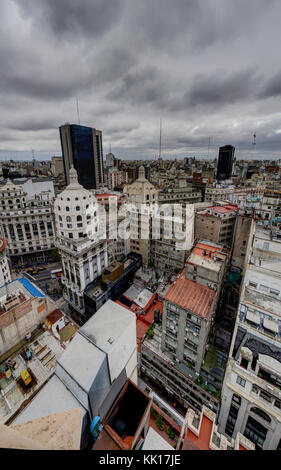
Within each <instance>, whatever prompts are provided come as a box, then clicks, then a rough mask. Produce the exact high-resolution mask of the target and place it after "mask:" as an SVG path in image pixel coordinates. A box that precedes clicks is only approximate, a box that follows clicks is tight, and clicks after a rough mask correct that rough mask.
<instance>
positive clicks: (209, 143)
mask: <svg viewBox="0 0 281 470" xmlns="http://www.w3.org/2000/svg"><path fill="white" fill-rule="evenodd" d="M210 146H211V137H209V142H208V160H209V155H210Z"/></svg>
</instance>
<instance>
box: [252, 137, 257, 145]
mask: <svg viewBox="0 0 281 470" xmlns="http://www.w3.org/2000/svg"><path fill="white" fill-rule="evenodd" d="M253 137H254V141H253V145H257V143H256V138H257V136H256V134H254V135H253Z"/></svg>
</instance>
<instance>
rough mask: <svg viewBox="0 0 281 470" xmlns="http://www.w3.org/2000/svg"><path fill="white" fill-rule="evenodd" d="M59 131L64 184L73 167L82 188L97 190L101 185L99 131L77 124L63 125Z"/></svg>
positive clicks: (102, 181)
mask: <svg viewBox="0 0 281 470" xmlns="http://www.w3.org/2000/svg"><path fill="white" fill-rule="evenodd" d="M59 129H60V140H61V148H62V155H63V164H64V173H65V180H66V184H67V185H68V184H69V170H70V168H71V167H72V165H73V166H74V168H75V170H76V171H77V174H78V181H79V183H80V184H81V185H82V186H83V187H84V188H86V189H97V188H98V187H99V186H100V185H103V183H104V171H103V152H102V133H101V131H98V130H96V129H93V128H91V127H86V126H80V125H77V124H65V125H63V126H61V127H60V128H59Z"/></svg>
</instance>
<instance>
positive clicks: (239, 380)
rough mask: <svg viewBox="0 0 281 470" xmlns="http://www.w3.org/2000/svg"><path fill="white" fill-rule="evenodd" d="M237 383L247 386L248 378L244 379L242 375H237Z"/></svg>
mask: <svg viewBox="0 0 281 470" xmlns="http://www.w3.org/2000/svg"><path fill="white" fill-rule="evenodd" d="M236 383H238V385H240V386H241V387H245V385H246V380H245V379H242V377H239V375H238V376H237V379H236Z"/></svg>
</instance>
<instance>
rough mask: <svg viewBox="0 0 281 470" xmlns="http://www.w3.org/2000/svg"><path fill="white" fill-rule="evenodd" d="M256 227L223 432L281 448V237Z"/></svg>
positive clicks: (223, 396) (225, 396) (221, 421)
mask: <svg viewBox="0 0 281 470" xmlns="http://www.w3.org/2000/svg"><path fill="white" fill-rule="evenodd" d="M254 228H255V234H254V236H253V234H252V233H251V234H250V243H249V248H248V256H247V258H246V261H247V265H246V270H245V276H244V282H243V285H242V288H241V296H240V303H239V308H238V313H237V317H236V325H235V329H234V333H233V338H232V344H231V348H230V353H229V358H228V364H227V368H226V372H225V377H224V384H223V389H222V394H221V411H220V416H219V431H220V432H223V433H225V434H227V435H228V436H230V437H232V438H235V436H236V435H237V433H242V434H243V435H244V436H245V437H247V438H248V439H250V440H251V441H252V442H253V443H254V444H255V445H256V448H257V449H263V450H280V449H281V317H280V312H281V283H280V274H281V242H280V240H281V234H280V232H278V231H274V230H270V229H269V228H263V227H260V226H259V225H258V224H257V225H256V227H254Z"/></svg>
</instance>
